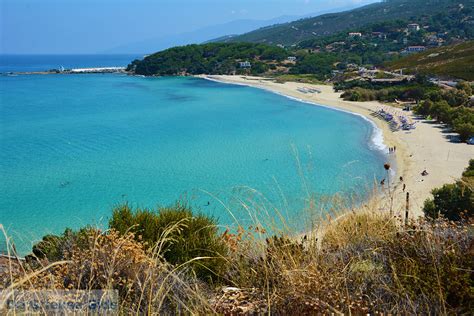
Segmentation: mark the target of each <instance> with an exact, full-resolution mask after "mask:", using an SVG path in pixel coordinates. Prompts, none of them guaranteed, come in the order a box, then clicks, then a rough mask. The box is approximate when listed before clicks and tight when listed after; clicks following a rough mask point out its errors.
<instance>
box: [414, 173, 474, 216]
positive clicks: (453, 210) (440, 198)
mask: <svg viewBox="0 0 474 316" xmlns="http://www.w3.org/2000/svg"><path fill="white" fill-rule="evenodd" d="M431 193H432V194H433V197H434V198H433V199H432V200H427V201H425V204H424V207H423V212H424V213H425V216H427V217H429V218H438V216H439V215H442V216H444V217H446V218H447V219H449V220H454V221H458V220H461V219H462V217H463V215H465V216H467V217H472V216H473V215H474V206H473V198H474V196H473V195H472V191H471V189H470V188H469V187H467V186H466V185H464V184H463V183H462V182H460V181H458V182H456V183H455V184H445V185H444V186H442V187H441V188H437V189H434V190H433V191H431Z"/></svg>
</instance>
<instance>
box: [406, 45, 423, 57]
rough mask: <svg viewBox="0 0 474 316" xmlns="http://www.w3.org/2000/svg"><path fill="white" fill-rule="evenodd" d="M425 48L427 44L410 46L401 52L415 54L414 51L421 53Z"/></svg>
mask: <svg viewBox="0 0 474 316" xmlns="http://www.w3.org/2000/svg"><path fill="white" fill-rule="evenodd" d="M425 50H426V47H425V46H408V47H407V48H405V49H404V50H403V51H402V52H401V54H402V55H408V54H413V53H420V52H423V51H425Z"/></svg>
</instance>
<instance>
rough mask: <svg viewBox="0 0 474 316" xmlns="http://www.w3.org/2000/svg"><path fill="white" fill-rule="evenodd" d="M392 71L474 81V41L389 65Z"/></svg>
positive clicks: (438, 49)
mask: <svg viewBox="0 0 474 316" xmlns="http://www.w3.org/2000/svg"><path fill="white" fill-rule="evenodd" d="M387 67H388V68H390V69H404V71H405V72H406V73H422V74H428V75H437V76H440V77H448V78H453V77H454V78H460V79H465V80H470V81H474V41H469V42H465V43H461V44H458V45H454V46H446V47H440V48H436V49H431V50H429V51H426V52H422V53H419V54H413V55H410V56H407V57H404V58H401V59H399V60H396V61H393V62H390V63H388V64H387Z"/></svg>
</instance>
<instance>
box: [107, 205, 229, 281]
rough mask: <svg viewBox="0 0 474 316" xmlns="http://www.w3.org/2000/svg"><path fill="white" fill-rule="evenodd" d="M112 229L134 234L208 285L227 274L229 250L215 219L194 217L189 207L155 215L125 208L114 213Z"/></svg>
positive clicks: (178, 207)
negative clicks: (209, 282)
mask: <svg viewBox="0 0 474 316" xmlns="http://www.w3.org/2000/svg"><path fill="white" fill-rule="evenodd" d="M109 226H110V228H112V229H115V230H117V231H118V232H120V233H121V234H125V233H127V232H128V231H131V232H133V233H134V234H135V236H136V238H137V240H138V241H141V242H143V243H144V244H145V245H146V247H147V248H148V249H149V250H150V251H156V252H158V253H159V254H160V255H162V256H163V257H164V258H165V260H166V261H168V262H169V263H171V264H174V265H181V264H189V267H190V268H191V269H192V271H194V273H196V275H197V276H198V277H199V278H201V279H204V280H206V281H215V280H217V279H218V278H219V276H220V275H222V273H223V271H224V270H225V267H226V259H225V258H226V254H227V246H226V244H225V242H224V240H223V239H222V236H220V235H219V231H218V227H217V225H216V221H215V219H213V218H210V217H207V216H204V215H201V214H199V215H193V213H192V211H191V209H190V208H188V207H187V206H184V205H181V204H176V205H175V206H173V207H168V208H160V209H158V210H157V211H156V212H155V211H152V210H147V209H137V210H136V211H133V210H132V209H131V208H130V207H129V206H128V205H122V206H119V207H117V208H115V209H114V211H113V214H112V218H111V219H110V221H109ZM202 257H206V258H203V259H199V258H202ZM197 258H198V259H197ZM193 259H196V260H194V261H192V260H193Z"/></svg>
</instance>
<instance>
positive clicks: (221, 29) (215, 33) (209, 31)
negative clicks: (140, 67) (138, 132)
mask: <svg viewBox="0 0 474 316" xmlns="http://www.w3.org/2000/svg"><path fill="white" fill-rule="evenodd" d="M373 1H374V0H362V1H359V2H357V3H356V4H351V5H348V6H344V7H336V8H332V9H327V10H321V11H318V12H313V13H310V14H305V15H303V16H295V15H283V16H280V17H277V18H273V19H270V20H252V19H241V20H235V21H231V22H228V23H224V24H218V25H212V26H208V27H204V28H201V29H198V30H196V31H192V32H186V33H180V34H172V35H166V36H158V37H154V38H150V39H146V40H142V41H138V42H132V43H128V44H124V45H121V46H118V47H114V48H112V49H109V50H107V51H104V52H103V53H106V54H117V53H121V54H150V53H153V52H157V51H160V50H164V49H166V48H170V47H173V46H181V45H187V44H199V43H207V42H219V41H227V40H229V39H231V38H234V37H237V36H239V35H240V34H244V33H247V32H250V31H253V30H255V29H259V28H262V27H268V26H271V25H278V24H282V23H287V22H291V21H295V20H297V19H302V18H308V17H313V16H318V15H321V14H325V13H329V12H341V11H344V10H349V9H352V8H355V7H358V6H360V5H363V4H364V3H367V2H373Z"/></svg>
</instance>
